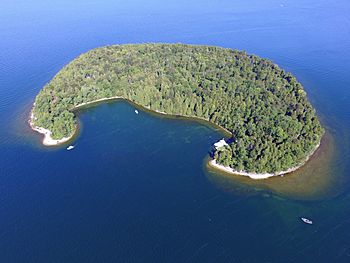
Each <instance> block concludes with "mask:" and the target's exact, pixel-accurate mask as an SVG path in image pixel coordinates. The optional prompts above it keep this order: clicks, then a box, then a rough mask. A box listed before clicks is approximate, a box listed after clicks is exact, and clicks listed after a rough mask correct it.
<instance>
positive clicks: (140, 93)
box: [33, 44, 324, 173]
mask: <svg viewBox="0 0 350 263" xmlns="http://www.w3.org/2000/svg"><path fill="white" fill-rule="evenodd" d="M113 96H120V97H123V98H125V99H128V100H130V101H133V102H135V103H137V104H139V105H142V106H145V107H149V108H150V109H152V110H159V111H163V112H166V113H168V114H175V115H186V116H191V117H201V118H204V119H206V120H208V121H210V122H213V123H215V124H218V125H220V126H222V127H224V128H225V129H227V130H229V131H230V132H232V138H231V139H230V143H229V146H226V147H224V148H221V149H220V150H218V151H216V152H215V153H214V156H215V158H216V159H217V161H218V163H220V164H223V165H225V166H230V167H232V168H233V169H236V170H244V171H247V172H256V173H262V172H269V173H273V172H277V171H281V170H287V169H288V168H290V167H293V166H296V165H298V164H300V163H301V162H303V161H304V160H305V158H306V157H307V155H308V154H309V153H311V152H312V151H313V149H314V148H315V147H316V145H317V144H318V143H319V142H320V139H321V137H322V134H323V133H324V130H323V128H322V127H321V125H320V123H319V121H318V119H317V117H316V115H315V110H314V109H313V108H312V106H311V105H310V103H309V102H308V100H307V97H306V93H305V91H304V90H303V87H302V86H301V84H300V83H299V82H298V81H297V80H296V79H295V78H294V77H293V76H292V75H291V74H290V73H287V72H285V71H283V70H282V69H280V68H279V67H278V66H277V65H275V64H273V63H272V62H271V61H269V60H266V59H261V58H259V57H257V56H254V55H248V54H246V53H245V52H241V51H234V50H231V49H224V48H219V47H211V46H191V45H182V44H136V45H121V46H107V47H102V48H97V49H94V50H91V51H89V52H87V53H85V54H82V55H80V56H79V57H78V58H76V59H75V60H73V61H72V62H71V63H69V64H68V65H66V66H65V67H64V68H63V69H62V70H61V71H60V72H58V74H57V75H56V76H55V77H54V78H53V79H52V80H51V81H50V82H49V83H48V84H47V85H46V86H45V87H44V88H43V89H42V90H41V91H40V93H39V94H38V96H37V97H36V100H35V107H34V108H33V113H34V115H35V117H36V119H35V121H34V123H35V125H37V126H40V127H44V128H47V129H49V130H51V131H52V136H53V137H54V138H56V139H59V138H62V137H64V136H69V135H71V134H72V133H73V132H74V129H75V126H76V120H75V116H74V113H73V112H72V110H73V109H74V107H75V106H77V105H78V104H81V103H84V102H90V101H93V100H96V99H101V98H105V97H107V98H108V97H113Z"/></svg>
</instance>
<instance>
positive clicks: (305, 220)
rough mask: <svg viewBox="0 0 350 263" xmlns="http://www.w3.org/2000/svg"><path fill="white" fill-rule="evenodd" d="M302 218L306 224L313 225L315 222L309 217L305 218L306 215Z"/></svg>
mask: <svg viewBox="0 0 350 263" xmlns="http://www.w3.org/2000/svg"><path fill="white" fill-rule="evenodd" d="M300 219H301V220H302V221H303V222H304V223H305V224H309V225H312V224H313V222H312V220H311V219H307V218H305V217H301V218H300Z"/></svg>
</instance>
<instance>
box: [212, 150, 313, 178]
mask: <svg viewBox="0 0 350 263" xmlns="http://www.w3.org/2000/svg"><path fill="white" fill-rule="evenodd" d="M319 147H320V143H319V144H317V145H316V147H315V148H314V150H313V151H312V152H311V153H310V154H309V155H308V156H307V158H306V159H305V161H303V162H302V163H301V164H300V165H298V166H295V167H291V168H289V169H288V170H286V171H280V172H276V173H261V174H259V173H248V172H245V171H236V170H234V169H232V168H231V167H227V166H223V165H221V164H218V163H217V162H216V160H215V159H213V160H210V161H209V166H212V167H214V168H216V169H219V170H221V171H223V172H226V173H229V174H233V175H242V176H247V177H250V178H251V179H255V180H260V179H267V178H270V177H273V176H283V175H284V174H288V173H291V172H294V171H296V170H298V169H299V168H300V167H302V166H303V165H304V164H305V163H306V162H307V161H308V160H309V159H310V157H311V156H312V155H313V154H314V153H315V152H316V150H317V149H318V148H319Z"/></svg>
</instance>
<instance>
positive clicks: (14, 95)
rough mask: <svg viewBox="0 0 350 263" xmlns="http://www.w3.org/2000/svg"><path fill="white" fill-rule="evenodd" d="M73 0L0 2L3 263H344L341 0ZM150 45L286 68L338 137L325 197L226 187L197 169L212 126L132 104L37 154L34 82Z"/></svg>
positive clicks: (113, 106)
mask: <svg viewBox="0 0 350 263" xmlns="http://www.w3.org/2000/svg"><path fill="white" fill-rule="evenodd" d="M57 2H59V3H57ZM71 2H73V1H68V0H63V1H56V3H51V2H50V1H39V0H33V1H19V0H17V1H16V0H14V1H10V0H2V1H1V4H0V7H1V8H0V123H1V126H0V147H1V148H0V262H10V263H12V262H45V263H47V262H350V184H349V183H350V178H349V176H350V173H349V172H348V170H349V168H350V154H349V149H350V140H349V134H350V107H349V105H350V88H349V86H350V74H349V70H350V16H349V13H350V2H349V1H347V0H339V1H330V0H325V1H323V0H318V1H316V0H309V1H302V0H294V1H281V0H279V1H274V0H267V1H258V0H251V1H243V0H241V1H226V0H223V1H218V2H216V1H199V0H194V1H183V0H179V1H167V2H165V1H155V0H152V1H112V0H110V1H108V0H104V1H93V0H88V1H81V0H78V1H74V3H71ZM126 2H127V3H126ZM144 42H171V43H172V42H181V43H190V44H205V45H218V46H222V47H229V48H235V49H241V50H246V51H247V52H249V53H253V54H257V55H259V56H262V57H266V58H269V59H271V60H273V61H274V62H276V63H277V64H279V65H280V66H281V67H283V68H285V69H286V70H288V71H291V72H292V73H293V74H294V75H295V76H296V77H297V78H298V79H299V81H301V82H302V84H303V85H304V87H305V90H306V91H307V93H308V96H309V99H310V100H311V102H312V103H313V105H314V106H315V108H316V109H317V112H318V114H319V116H320V118H321V120H322V123H323V125H324V126H325V127H327V130H328V131H329V133H330V134H332V137H333V138H334V145H335V146H334V147H335V148H336V152H337V155H336V157H335V159H334V160H333V161H332V163H331V164H330V165H332V168H331V169H329V172H328V177H330V178H331V180H330V182H329V185H327V187H325V189H322V190H320V191H318V192H317V191H316V190H315V189H312V186H313V184H312V183H310V182H308V181H307V180H305V181H303V182H302V183H300V182H299V184H298V183H295V185H293V187H295V188H296V189H297V188H300V189H301V188H303V187H304V186H305V185H306V184H307V187H306V188H309V191H310V193H312V194H310V195H308V194H307V193H305V192H304V193H302V194H294V195H293V194H290V193H285V192H283V191H282V190H281V191H274V190H269V187H262V186H259V185H254V186H252V185H250V184H249V183H241V182H237V181H235V182H233V183H230V184H228V183H226V179H225V180H223V181H222V180H221V179H218V178H219V177H220V176H219V175H217V176H214V175H213V174H212V173H209V172H208V171H207V170H206V167H205V163H204V158H205V157H206V154H207V151H208V150H209V149H210V145H211V144H212V143H213V142H215V141H216V140H218V139H220V138H221V137H222V134H221V133H220V132H219V131H218V130H216V129H215V128H214V127H210V126H207V125H204V124H203V123H198V122H195V121H189V120H180V119H169V118H164V117H160V116H155V115H153V114H150V113H148V112H144V111H140V114H138V115H136V114H135V113H134V106H133V105H130V104H128V103H126V102H114V103H104V104H100V105H97V106H95V107H92V108H89V109H85V110H82V111H80V112H79V119H80V121H81V129H80V133H79V135H78V136H77V138H76V140H75V142H74V143H75V144H76V148H75V149H74V150H72V151H69V152H67V151H66V150H65V147H64V146H62V147H56V148H47V147H43V146H42V145H41V142H40V141H41V137H40V136H39V135H38V134H36V133H33V132H32V131H31V130H30V129H29V127H28V125H27V123H26V119H27V118H28V114H29V111H30V107H31V104H32V103H33V100H34V98H35V95H36V94H37V93H38V91H39V90H40V89H41V88H42V86H43V85H44V84H45V83H46V82H47V81H49V80H50V79H51V78H52V77H53V76H54V75H55V73H57V72H58V71H59V69H60V68H61V67H62V66H64V65H65V64H66V63H68V62H69V61H70V60H72V59H73V58H74V57H76V56H78V55H79V54H81V53H83V52H85V51H87V50H89V49H91V48H95V47H98V46H103V45H108V44H123V43H144ZM309 170H310V171H311V172H310V171H309V173H311V174H312V171H314V170H312V169H309ZM327 171H328V170H327ZM301 176H302V175H301ZM278 183H281V184H282V183H283V180H281V181H278ZM269 184H270V182H269V181H268V182H266V183H265V186H266V185H267V186H268V185H269ZM271 184H272V182H271ZM315 187H316V186H315ZM313 191H316V192H317V194H315V195H313ZM300 216H308V217H310V218H312V219H313V220H314V222H315V223H314V225H312V226H309V225H305V224H303V223H301V221H300V219H299V217H300Z"/></svg>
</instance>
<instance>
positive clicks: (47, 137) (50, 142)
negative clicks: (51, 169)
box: [28, 96, 322, 180]
mask: <svg viewBox="0 0 350 263" xmlns="http://www.w3.org/2000/svg"><path fill="white" fill-rule="evenodd" d="M116 99H123V100H126V101H129V100H128V99H125V98H123V97H121V96H113V97H109V98H107V97H106V98H101V99H96V100H93V101H89V102H83V103H80V104H78V105H76V106H74V107H73V108H72V109H71V110H72V111H73V110H76V109H79V108H81V107H83V106H86V105H89V104H93V103H96V102H103V101H108V100H116ZM129 102H131V103H132V104H135V105H136V106H139V107H141V108H144V109H146V110H149V111H151V112H154V113H157V114H161V115H168V116H180V117H184V118H193V119H198V120H202V121H203V120H204V121H206V122H209V123H210V124H211V125H214V126H217V127H219V128H220V129H222V130H223V131H225V132H227V133H229V134H232V133H231V132H230V131H229V130H227V129H225V128H223V127H221V126H220V125H217V124H215V123H211V122H210V121H209V120H206V119H204V118H201V117H196V116H186V115H177V114H168V113H166V112H163V111H159V110H153V109H151V108H150V107H149V106H141V105H138V104H136V103H135V102H133V101H129ZM34 106H35V103H34V104H33V107H34ZM33 119H35V116H34V114H33V109H32V110H31V115H30V118H29V120H28V123H29V125H30V127H31V128H32V130H34V131H36V132H38V133H40V134H43V135H44V139H43V141H42V143H43V144H44V145H45V146H58V145H60V144H63V143H65V142H67V141H69V140H70V139H72V138H73V137H74V135H75V133H76V132H77V127H76V128H75V130H74V132H73V133H72V134H71V135H70V136H69V137H63V138H61V139H58V140H56V139H53V138H52V137H51V134H52V132H51V131H50V130H48V129H45V128H43V127H39V126H36V125H34V123H33ZM321 139H322V137H321ZM321 139H320V142H319V143H318V144H317V145H316V147H315V148H314V150H313V151H312V152H311V153H310V154H309V155H308V156H307V157H306V159H305V160H304V161H303V162H302V163H301V164H300V165H298V166H295V167H291V168H289V169H288V170H286V171H280V172H276V173H263V174H259V173H248V172H245V171H236V170H234V169H232V168H231V167H226V166H223V165H220V164H217V163H216V160H215V159H212V160H210V161H209V162H208V165H209V166H211V167H213V168H215V169H218V170H220V171H223V172H226V173H229V174H232V175H241V176H247V177H249V178H251V179H254V180H261V179H267V178H270V177H273V176H283V175H284V174H288V173H291V172H294V171H296V170H298V169H299V168H300V167H302V166H304V164H305V163H306V162H307V161H308V160H309V159H310V157H311V156H312V155H313V154H314V153H315V152H316V150H317V149H318V148H319V147H320V144H321Z"/></svg>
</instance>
